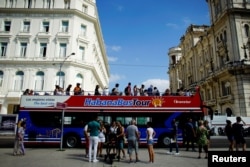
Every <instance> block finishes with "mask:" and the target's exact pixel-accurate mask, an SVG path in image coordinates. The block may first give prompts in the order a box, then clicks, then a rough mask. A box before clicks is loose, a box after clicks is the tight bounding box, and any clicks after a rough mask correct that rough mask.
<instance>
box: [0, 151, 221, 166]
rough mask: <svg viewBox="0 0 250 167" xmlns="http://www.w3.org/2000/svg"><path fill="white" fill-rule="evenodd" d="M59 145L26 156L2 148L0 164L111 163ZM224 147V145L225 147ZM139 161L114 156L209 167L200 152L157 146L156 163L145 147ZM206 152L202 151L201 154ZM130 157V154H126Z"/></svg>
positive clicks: (124, 163)
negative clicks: (174, 152)
mask: <svg viewBox="0 0 250 167" xmlns="http://www.w3.org/2000/svg"><path fill="white" fill-rule="evenodd" d="M58 150H59V149H57V148H27V149H26V155H25V156H13V155H12V151H13V150H12V148H0V164H2V165H3V166H6V167H24V166H31V167H34V166H35V167H45V166H46V167H86V166H87V167H109V166H111V165H110V164H108V163H106V162H104V161H103V158H102V159H101V158H99V160H100V161H99V162H97V163H93V162H88V159H87V158H85V157H84V152H85V150H84V149H83V148H82V149H65V150H64V151H58ZM223 150H225V149H223ZM139 151H140V152H139V158H140V161H139V162H137V163H129V162H128V159H122V160H121V161H120V162H118V161H117V160H114V163H113V165H112V166H113V167H126V166H131V167H132V166H136V167H145V166H154V167H156V166H157V167H166V166H168V167H207V159H204V158H202V159H197V156H198V152H191V151H184V149H180V155H168V154H167V151H168V150H167V149H166V148H156V149H155V163H153V164H150V163H148V152H147V149H146V148H141V149H140V150H139ZM203 156H204V154H203V155H202V157H203ZM127 157H128V156H127Z"/></svg>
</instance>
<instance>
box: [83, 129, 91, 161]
mask: <svg viewBox="0 0 250 167" xmlns="http://www.w3.org/2000/svg"><path fill="white" fill-rule="evenodd" d="M84 136H85V141H86V144H85V154H86V155H85V157H86V158H88V157H89V136H90V134H89V132H88V124H86V125H85V126H84Z"/></svg>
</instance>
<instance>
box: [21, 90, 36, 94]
mask: <svg viewBox="0 0 250 167" xmlns="http://www.w3.org/2000/svg"><path fill="white" fill-rule="evenodd" d="M23 95H34V91H33V90H32V89H26V90H25V91H24V92H23Z"/></svg>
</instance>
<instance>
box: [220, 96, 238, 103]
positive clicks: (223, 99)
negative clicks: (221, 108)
mask: <svg viewBox="0 0 250 167" xmlns="http://www.w3.org/2000/svg"><path fill="white" fill-rule="evenodd" d="M225 103H231V104H232V103H234V96H233V95H226V96H222V97H220V98H219V104H225Z"/></svg>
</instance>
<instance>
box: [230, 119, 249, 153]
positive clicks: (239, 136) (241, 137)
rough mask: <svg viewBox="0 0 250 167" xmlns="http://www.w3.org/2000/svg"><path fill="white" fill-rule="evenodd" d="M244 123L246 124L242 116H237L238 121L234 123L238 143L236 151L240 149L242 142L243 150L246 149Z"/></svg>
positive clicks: (235, 137) (236, 142) (234, 133)
mask: <svg viewBox="0 0 250 167" xmlns="http://www.w3.org/2000/svg"><path fill="white" fill-rule="evenodd" d="M241 122H242V123H241ZM243 125H246V123H245V122H244V121H243V120H242V119H241V117H236V122H235V123H234V124H233V135H234V140H235V144H236V151H239V145H240V144H242V151H246V140H245V138H244V133H243V132H244V128H243Z"/></svg>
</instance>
